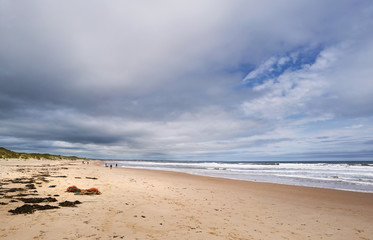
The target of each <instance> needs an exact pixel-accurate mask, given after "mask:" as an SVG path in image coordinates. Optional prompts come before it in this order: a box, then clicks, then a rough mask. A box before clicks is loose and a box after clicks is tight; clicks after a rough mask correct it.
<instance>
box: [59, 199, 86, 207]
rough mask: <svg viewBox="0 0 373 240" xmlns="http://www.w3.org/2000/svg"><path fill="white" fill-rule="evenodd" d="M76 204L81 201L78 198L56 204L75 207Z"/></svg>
mask: <svg viewBox="0 0 373 240" xmlns="http://www.w3.org/2000/svg"><path fill="white" fill-rule="evenodd" d="M77 204H81V202H80V201H78V200H76V201H75V202H70V201H64V202H60V203H59V204H58V205H60V206H61V207H76V205H77Z"/></svg>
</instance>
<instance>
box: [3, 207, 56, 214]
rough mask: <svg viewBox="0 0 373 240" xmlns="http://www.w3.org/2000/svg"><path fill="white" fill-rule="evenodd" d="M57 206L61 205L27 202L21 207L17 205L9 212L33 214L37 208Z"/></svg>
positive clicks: (43, 208)
mask: <svg viewBox="0 0 373 240" xmlns="http://www.w3.org/2000/svg"><path fill="white" fill-rule="evenodd" d="M56 208H60V207H57V206H51V205H43V206H42V205H38V204H35V205H29V204H25V205H23V206H21V207H17V208H16V209H14V210H9V211H8V212H10V213H12V214H13V215H16V214H31V213H34V212H35V211H37V210H48V209H56Z"/></svg>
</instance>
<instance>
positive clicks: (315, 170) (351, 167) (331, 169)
mask: <svg viewBox="0 0 373 240" xmlns="http://www.w3.org/2000/svg"><path fill="white" fill-rule="evenodd" d="M105 164H107V165H108V166H110V165H112V166H115V165H116V164H117V165H118V167H123V168H136V169H151V170H166V171H174V172H184V173H189V174H195V175H203V176H211V177H219V178H229V179H238V180H245V181H254V182H269V183H279V184H287V185H297V186H309V187H319V188H329V189H339V190H347V191H357V192H370V193H373V162H196V161H193V162H190V161H189V162H188V161H158V160H157V161H149V160H146V161H145V160H142V161H140V160H136V161H132V160H131V161H129V160H115V161H114V160H113V161H103V162H102V165H105Z"/></svg>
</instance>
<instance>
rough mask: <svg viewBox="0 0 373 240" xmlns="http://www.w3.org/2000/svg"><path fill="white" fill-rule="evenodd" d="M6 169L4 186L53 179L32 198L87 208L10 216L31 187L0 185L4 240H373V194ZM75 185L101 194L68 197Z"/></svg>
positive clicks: (89, 168) (73, 167) (64, 165)
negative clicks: (18, 180) (31, 179)
mask: <svg viewBox="0 0 373 240" xmlns="http://www.w3.org/2000/svg"><path fill="white" fill-rule="evenodd" d="M17 165H18V166H17ZM0 168H1V171H0V182H2V183H9V180H11V179H13V180H14V179H15V178H17V177H18V178H19V177H23V178H28V177H31V176H32V175H35V174H37V175H39V178H40V175H42V174H46V173H48V174H49V175H50V176H48V177H45V179H44V180H49V181H50V182H44V181H42V180H37V182H41V184H35V185H36V190H37V194H38V195H37V196H36V195H35V196H28V197H48V196H50V197H54V195H59V196H57V197H55V198H56V199H57V200H58V202H62V201H65V200H69V201H75V200H78V201H81V202H82V204H80V205H77V207H61V208H59V209H51V210H43V211H36V212H34V213H32V214H19V215H12V214H11V213H9V212H8V210H10V209H15V208H16V207H19V206H21V205H23V204H24V203H23V202H21V201H19V200H17V199H18V198H19V197H15V196H14V195H17V194H19V193H22V192H17V191H16V192H5V190H6V189H9V188H24V187H25V184H21V183H10V184H6V185H4V184H0V194H2V195H0V202H2V203H4V204H6V205H0V239H10V240H14V239H22V240H23V239H276V240H277V239H348V240H353V239H373V194H371V193H357V192H347V191H337V190H327V189H318V188H307V187H295V186H286V185H278V184H267V183H253V182H246V181H235V180H228V179H219V178H210V177H201V176H193V175H188V174H183V173H173V172H164V171H150V170H134V169H119V168H115V167H114V168H113V169H110V168H105V167H100V166H97V165H96V164H94V161H91V163H90V164H82V162H81V161H45V160H43V161H41V160H8V161H6V160H0ZM63 176H66V177H63ZM86 177H88V178H86ZM92 178H97V179H92ZM6 181H8V182H6ZM50 185H56V187H54V188H49V187H48V186H50ZM71 185H76V186H77V187H79V188H90V187H96V188H98V189H99V190H100V191H101V192H102V194H101V195H93V196H86V195H74V194H73V193H68V192H65V190H66V189H67V187H68V186H71ZM31 191H35V190H33V189H30V190H27V191H24V192H23V193H26V192H29V193H31ZM34 194H36V193H34ZM6 196H7V197H8V198H6ZM10 196H13V197H12V198H9V197H10ZM11 200H16V201H18V202H10V201H11ZM58 202H52V203H40V205H46V204H49V205H52V206H58Z"/></svg>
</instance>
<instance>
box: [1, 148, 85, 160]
mask: <svg viewBox="0 0 373 240" xmlns="http://www.w3.org/2000/svg"><path fill="white" fill-rule="evenodd" d="M1 158H3V159H4V158H19V159H30V158H32V159H48V160H61V159H70V160H76V159H81V158H78V157H75V156H61V155H53V154H48V153H19V152H13V151H11V150H8V149H6V148H3V147H0V159H1Z"/></svg>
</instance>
